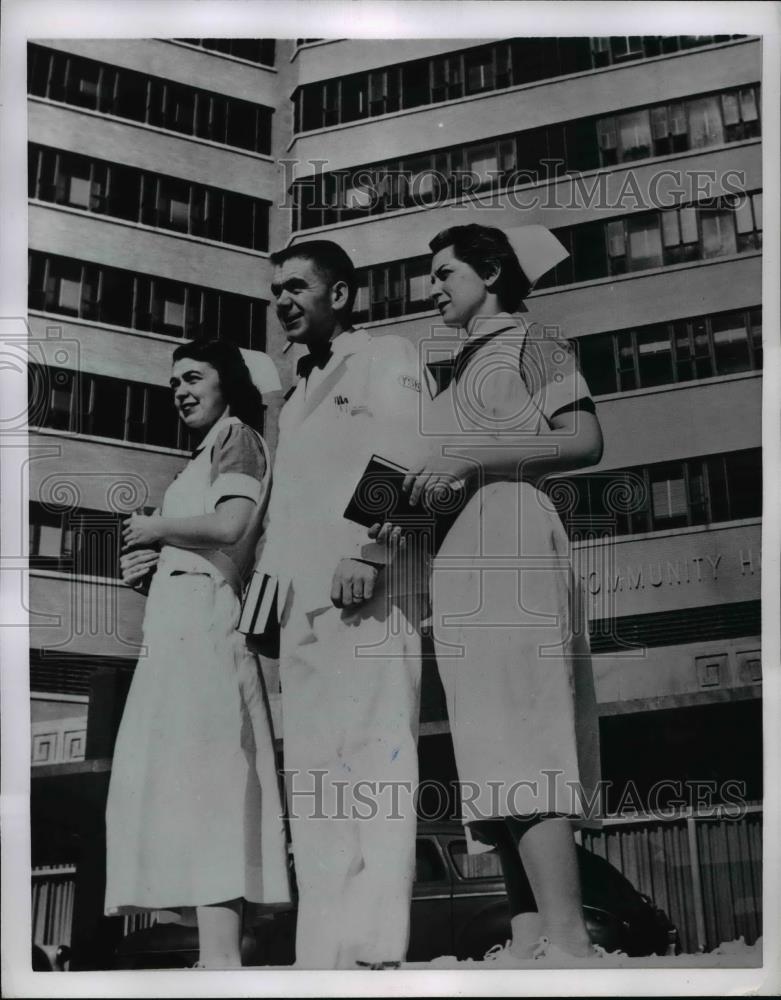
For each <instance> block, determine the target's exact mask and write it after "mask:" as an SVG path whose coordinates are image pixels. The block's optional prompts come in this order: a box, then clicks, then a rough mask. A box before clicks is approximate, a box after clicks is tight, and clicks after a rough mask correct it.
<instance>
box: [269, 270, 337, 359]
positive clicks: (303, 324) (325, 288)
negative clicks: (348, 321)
mask: <svg viewBox="0 0 781 1000" xmlns="http://www.w3.org/2000/svg"><path fill="white" fill-rule="evenodd" d="M271 294H272V295H273V296H274V302H275V305H276V309H277V316H278V317H279V321H280V323H281V324H282V328H283V329H284V331H285V333H286V334H287V339H288V340H290V341H292V342H293V343H295V344H307V345H308V346H311V345H313V344H317V343H321V342H323V341H327V340H329V339H330V337H331V335H332V333H333V331H334V327H335V325H336V322H337V316H336V314H335V313H334V307H333V288H332V286H331V285H330V284H329V283H328V280H327V279H326V278H325V277H324V275H323V274H321V273H320V271H319V270H318V269H317V266H316V265H315V264H314V262H313V261H311V260H306V259H304V258H303V257H291V258H290V259H289V260H286V261H284V263H282V264H280V265H279V266H277V267H275V268H274V276H273V280H272V283H271Z"/></svg>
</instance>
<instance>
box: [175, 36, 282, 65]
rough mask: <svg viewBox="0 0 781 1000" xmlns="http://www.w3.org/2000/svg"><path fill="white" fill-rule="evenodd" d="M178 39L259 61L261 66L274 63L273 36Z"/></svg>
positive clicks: (237, 57) (189, 43) (178, 39)
mask: <svg viewBox="0 0 781 1000" xmlns="http://www.w3.org/2000/svg"><path fill="white" fill-rule="evenodd" d="M176 41H178V42H187V44H188V45H198V46H200V47H201V48H203V49H208V50H209V51H210V52H222V53H223V54H225V55H229V56H234V57H235V58H236V59H245V60H246V61H247V62H254V63H258V64H259V65H260V66H273V65H274V50H275V40H274V39H273V38H177V39H176Z"/></svg>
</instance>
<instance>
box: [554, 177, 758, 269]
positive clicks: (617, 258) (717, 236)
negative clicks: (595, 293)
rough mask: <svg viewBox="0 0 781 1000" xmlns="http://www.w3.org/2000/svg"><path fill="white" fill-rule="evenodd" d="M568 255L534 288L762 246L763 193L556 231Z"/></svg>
mask: <svg viewBox="0 0 781 1000" xmlns="http://www.w3.org/2000/svg"><path fill="white" fill-rule="evenodd" d="M556 236H557V237H558V239H559V240H560V241H561V242H562V243H563V244H564V246H565V247H566V249H567V251H568V252H569V257H568V258H567V259H566V260H564V261H562V263H561V264H558V265H557V266H556V267H555V268H554V269H553V270H552V271H549V272H548V274H546V275H545V276H544V277H543V278H542V279H541V280H540V281H539V282H538V285H537V287H538V288H551V287H553V286H555V285H567V284H571V283H572V282H576V281H591V280H592V279H595V278H604V277H607V276H609V275H615V274H626V273H628V272H631V271H646V270H648V269H649V268H655V267H668V266H670V265H672V264H681V263H684V262H686V261H694V260H711V259H713V258H715V257H724V256H729V255H730V254H739V253H751V252H752V251H754V250H761V249H762V194H761V192H758V191H757V192H750V193H746V194H740V195H735V196H734V197H732V196H728V197H723V198H714V199H710V200H709V201H707V202H704V203H699V204H696V205H686V206H684V207H682V208H669V209H665V210H663V211H652V212H638V213H637V214H635V215H630V216H626V217H625V218H618V219H611V220H610V221H609V222H601V221H599V222H585V223H581V224H580V225H577V226H568V227H566V228H564V229H558V230H556Z"/></svg>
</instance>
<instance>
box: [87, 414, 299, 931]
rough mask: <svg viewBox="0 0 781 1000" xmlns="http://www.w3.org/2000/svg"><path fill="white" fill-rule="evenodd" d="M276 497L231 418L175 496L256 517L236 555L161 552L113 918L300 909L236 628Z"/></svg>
mask: <svg viewBox="0 0 781 1000" xmlns="http://www.w3.org/2000/svg"><path fill="white" fill-rule="evenodd" d="M268 486H269V469H268V459H267V453H266V450H265V445H264V444H263V443H262V441H261V440H260V438H259V437H258V435H256V434H255V432H254V431H252V430H251V428H249V427H247V426H246V425H245V424H243V423H241V422H240V421H239V420H238V419H236V418H234V417H227V418H223V419H222V420H220V421H218V423H217V424H216V425H215V426H214V427H213V428H212V429H211V431H210V432H209V434H207V435H206V437H205V439H204V441H203V443H202V445H201V447H200V449H199V450H198V451H197V452H196V454H195V456H194V457H193V459H192V460H191V461H190V462H189V464H188V465H187V466H186V467H185V468H184V470H183V471H182V472H181V473H180V474H179V476H178V477H177V478H176V479H175V480H174V482H173V483H172V484H171V486H170V487H169V488H168V490H167V491H166V494H165V499H164V501H163V507H162V514H163V516H166V515H167V516H175V517H188V516H193V515H199V514H205V513H209V512H211V511H213V510H214V509H215V508H216V505H217V504H218V502H219V501H220V500H221V499H223V498H225V497H234V496H242V497H248V498H249V499H251V500H253V501H254V503H255V504H256V505H257V511H256V516H255V517H254V518H253V520H252V524H251V525H250V527H249V528H248V530H247V532H245V534H244V536H243V537H242V538H241V539H240V540H239V542H238V543H237V544H236V545H235V546H232V547H230V548H227V549H226V548H223V549H215V550H210V551H209V552H201V551H199V552H195V551H192V550H185V549H179V548H176V547H174V546H164V547H163V549H162V552H161V555H160V561H159V563H158V567H157V572H156V573H155V575H154V578H153V580H152V585H151V588H150V591H149V596H148V598H147V605H146V614H145V617H144V647H145V648H144V655H142V656H141V657H140V658H139V660H138V664H137V666H136V670H135V674H134V677H133V682H132V684H131V688H130V693H129V695H128V699H127V704H126V706H125V711H124V714H123V717H122V723H121V725H120V729H119V733H118V736H117V742H116V747H115V751H114V760H113V765H112V775H111V783H110V787H109V796H108V803H107V809H106V837H107V879H106V899H105V911H106V913H107V914H108V915H116V914H120V913H127V912H133V911H135V910H139V909H165V910H177V911H183V910H187V909H189V908H190V907H194V906H199V905H206V904H209V903H219V902H225V901H227V900H230V899H236V898H243V899H244V900H246V901H248V902H250V903H262V904H266V903H286V902H288V901H289V899H290V889H289V878H288V866H287V848H286V842H285V832H284V823H283V818H282V805H281V796H280V789H279V782H278V776H277V771H276V765H275V759H274V743H273V736H272V731H271V722H270V715H269V711H268V702H267V697H266V691H265V687H264V683H263V677H262V673H261V671H260V669H259V667H258V663H257V660H256V658H255V657H254V656H253V655H252V654H251V653H250V652H249V651H248V649H247V647H246V644H245V640H244V637H243V636H242V635H241V634H240V633H238V632H237V631H236V625H237V623H238V619H239V611H240V600H239V594H240V586H241V584H240V581H241V579H242V578H243V577H244V576H246V574H247V571H248V568H251V566H252V562H253V559H254V549H255V542H256V541H257V536H258V533H259V525H260V517H261V515H262V509H263V507H264V505H265V501H266V494H267V491H268Z"/></svg>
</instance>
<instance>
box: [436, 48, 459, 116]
mask: <svg viewBox="0 0 781 1000" xmlns="http://www.w3.org/2000/svg"><path fill="white" fill-rule="evenodd" d="M463 93H464V79H463V56H462V55H461V54H460V53H458V54H456V55H448V56H438V57H437V58H436V59H433V60H432V62H431V97H432V101H433V103H435V104H436V103H438V102H439V101H451V100H453V99H454V98H456V97H462V96H463Z"/></svg>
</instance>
